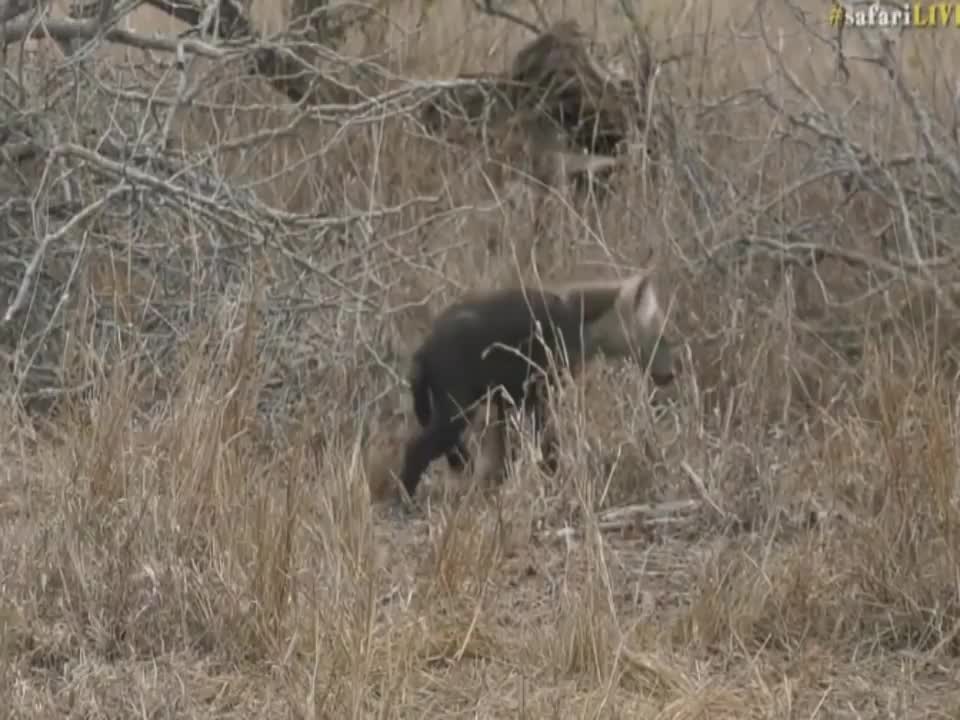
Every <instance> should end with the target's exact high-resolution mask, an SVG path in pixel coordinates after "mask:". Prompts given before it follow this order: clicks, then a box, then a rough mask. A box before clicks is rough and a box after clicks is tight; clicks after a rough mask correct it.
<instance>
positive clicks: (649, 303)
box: [401, 271, 674, 497]
mask: <svg viewBox="0 0 960 720" xmlns="http://www.w3.org/2000/svg"><path fill="white" fill-rule="evenodd" d="M664 326H665V315H664V313H663V310H662V309H661V307H660V304H659V302H658V300H657V295H656V289H655V286H654V281H653V278H652V275H651V273H650V272H649V271H645V272H641V273H638V274H636V275H634V276H633V277H631V278H629V279H626V280H622V281H612V282H610V281H608V282H591V283H575V284H570V285H566V286H560V287H556V288H551V289H533V288H526V289H524V288H509V289H505V290H499V291H495V292H490V293H486V294H483V295H475V296H473V297H467V298H464V299H463V300H461V301H459V302H457V303H455V304H453V305H451V306H450V307H448V308H447V309H446V310H444V311H443V312H441V313H440V315H439V316H438V317H437V318H436V320H435V321H434V324H433V328H432V330H431V332H430V333H429V335H428V336H427V338H426V339H425V340H424V342H423V344H422V345H421V346H420V348H419V349H418V350H417V351H416V352H415V353H414V356H413V369H412V373H411V377H410V385H411V391H412V394H413V405H414V412H415V414H416V416H417V420H418V422H419V424H420V425H421V432H420V433H419V434H418V435H416V436H415V437H413V438H412V439H411V440H410V441H409V442H408V443H407V447H406V450H405V454H404V461H403V469H402V471H401V480H402V482H403V485H404V488H405V489H406V491H407V493H408V494H409V495H410V496H411V497H413V495H414V493H415V492H416V489H417V486H418V484H419V482H420V479H421V476H422V475H423V473H424V472H425V471H426V469H427V467H428V466H429V465H430V463H431V462H433V460H435V459H436V458H438V457H440V456H441V455H445V456H446V458H447V462H448V463H449V464H450V466H451V467H452V468H454V469H458V470H459V469H462V468H463V467H464V466H465V464H466V463H467V462H468V460H469V455H468V453H467V450H466V448H465V447H464V445H463V440H462V436H463V432H464V430H465V429H466V427H467V424H468V422H469V420H470V417H471V415H472V413H473V412H474V411H475V409H476V405H477V404H478V403H479V401H481V400H482V399H483V398H484V397H485V396H487V394H488V393H491V394H492V396H493V400H494V403H495V406H496V409H497V411H498V414H499V417H500V419H501V420H502V419H505V418H506V416H507V407H506V403H507V401H508V400H509V401H510V402H512V403H513V404H514V405H515V406H517V407H520V408H522V409H523V410H524V411H525V412H527V413H528V414H530V415H531V416H532V419H533V421H534V427H535V428H539V427H542V425H543V419H544V418H543V414H544V410H545V408H544V401H545V397H543V393H545V392H549V390H550V388H551V386H552V384H553V383H554V382H555V381H556V379H557V378H558V377H559V376H560V375H561V374H563V373H565V372H567V371H569V372H570V373H571V374H576V373H577V371H578V370H579V368H580V367H581V366H582V364H583V363H584V362H586V361H589V360H590V359H592V358H593V357H594V356H596V355H597V354H605V355H608V356H620V357H623V356H627V357H634V358H636V359H637V360H639V361H640V362H641V363H642V364H643V365H644V366H645V367H646V368H648V369H649V372H650V375H651V377H652V378H653V380H654V382H656V383H657V384H658V385H666V384H668V383H670V382H671V381H672V380H673V377H674V369H673V367H674V364H673V356H672V353H671V350H670V346H669V342H668V341H667V340H666V339H665V338H664V337H663V334H664ZM551 366H553V368H554V370H555V372H553V373H551V372H550V368H551ZM499 432H501V433H502V432H503V428H502V424H500V430H499ZM554 442H555V441H553V440H552V441H551V442H550V444H549V445H548V446H546V447H544V448H543V454H544V457H545V458H546V462H547V464H548V466H549V467H552V466H555V459H554V458H555V450H556V448H555V446H554ZM500 444H501V446H502V439H501V443H500Z"/></svg>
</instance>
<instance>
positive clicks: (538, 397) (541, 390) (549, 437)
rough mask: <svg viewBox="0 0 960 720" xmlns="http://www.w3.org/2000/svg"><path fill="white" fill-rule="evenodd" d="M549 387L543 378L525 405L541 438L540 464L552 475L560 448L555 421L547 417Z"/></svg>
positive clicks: (555, 468)
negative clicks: (550, 420)
mask: <svg viewBox="0 0 960 720" xmlns="http://www.w3.org/2000/svg"><path fill="white" fill-rule="evenodd" d="M549 387H550V386H549V384H548V382H547V381H546V380H542V381H540V382H539V383H537V384H536V385H534V386H533V387H531V389H530V392H528V393H527V397H526V399H525V401H524V406H525V410H526V412H527V413H529V415H530V417H531V419H532V420H533V431H534V433H535V434H536V436H538V437H539V438H540V454H541V456H542V458H543V460H542V461H541V463H540V466H541V467H542V468H543V469H544V470H545V471H546V472H547V473H549V474H550V475H552V474H553V473H555V472H556V471H557V466H558V460H557V456H558V453H559V450H560V448H559V442H558V440H557V435H556V432H555V430H554V427H553V423H550V422H548V417H547V414H548V413H547V411H548V408H547V398H548V395H549Z"/></svg>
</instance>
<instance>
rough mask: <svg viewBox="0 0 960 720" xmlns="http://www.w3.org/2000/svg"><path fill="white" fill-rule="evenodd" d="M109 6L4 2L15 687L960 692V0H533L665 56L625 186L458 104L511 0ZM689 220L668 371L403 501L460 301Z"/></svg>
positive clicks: (572, 708)
mask: <svg viewBox="0 0 960 720" xmlns="http://www.w3.org/2000/svg"><path fill="white" fill-rule="evenodd" d="M87 5H91V6H94V7H93V12H92V14H91V15H89V17H87V18H82V17H81V18H77V17H74V18H71V17H68V14H67V12H66V10H67V8H66V7H61V6H59V5H57V4H53V5H49V4H47V3H44V2H38V3H34V2H26V1H24V0H7V1H6V2H4V3H0V19H2V20H3V21H4V23H5V24H4V25H3V26H2V28H0V29H2V34H0V37H2V38H3V42H4V43H5V49H4V60H3V66H2V68H0V143H2V144H0V352H2V353H3V355H2V358H0V360H2V365H0V367H2V370H0V372H2V375H0V379H2V390H0V392H2V395H0V403H2V408H3V409H2V413H0V453H2V460H0V468H2V470H0V697H2V698H3V699H4V713H5V714H6V715H8V716H9V717H23V718H42V717H84V718H87V717H98V718H105V717H110V718H121V717H122V718H127V717H145V718H146V717H149V718H161V717H204V718H251V717H270V718H277V717H291V718H304V717H311V718H314V717H316V718H345V717H349V718H366V717H382V718H394V717H403V718H421V717H430V718H433V717H436V718H440V717H442V718H459V717H462V718H467V717H471V718H474V717H481V718H492V717H510V718H568V717H569V718H573V717H591V718H600V717H603V718H705V719H707V718H709V719H711V720H713V719H717V718H738V719H741V720H742V719H744V718H792V717H804V718H875V717H880V718H920V717H923V718H928V717H929V718H957V717H960V689H958V688H960V659H958V655H960V497H958V490H960V485H958V454H957V440H958V432H960V428H958V412H960V407H958V399H957V398H958V395H960V394H958V390H960V380H958V372H960V365H958V351H957V342H956V341H957V339H958V330H957V328H958V326H957V320H958V317H957V309H958V303H960V266H958V252H960V248H958V245H957V237H958V229H960V147H958V142H960V129H958V116H960V97H958V93H960V90H958V88H960V77H958V75H957V68H958V67H960V30H957V29H942V30H929V29H928V30H914V31H911V32H908V33H905V34H903V35H897V34H887V33H882V32H880V31H864V32H861V33H859V34H858V33H857V31H854V30H852V29H849V28H848V29H847V30H846V31H845V32H844V33H842V35H838V34H837V32H836V31H835V30H833V29H831V28H829V27H828V26H827V24H826V15H827V9H826V8H825V7H824V6H823V3H821V2H814V1H813V0H811V1H810V2H808V3H805V4H793V2H792V1H789V0H761V1H759V2H748V1H745V2H734V1H733V0H729V1H728V2H723V1H719V2H707V1H704V2H695V1H693V0H690V1H689V2H685V3H673V2H646V3H636V4H630V3H628V2H621V3H614V2H604V3H598V2H585V1H584V2H574V1H572V0H571V1H570V2H562V3H544V4H543V8H542V13H541V14H542V15H544V16H545V18H544V17H539V18H538V16H537V12H535V11H534V8H533V6H532V5H530V4H525V3H520V2H516V3H513V4H511V5H509V6H508V7H507V9H508V10H509V11H510V12H511V13H513V14H514V15H517V16H520V17H522V18H524V19H525V20H526V21H528V22H533V23H536V24H537V25H538V26H540V27H543V26H544V25H545V24H546V21H548V22H555V21H558V20H561V19H574V20H576V21H577V22H578V23H579V24H580V26H581V28H582V29H583V30H584V32H585V34H586V36H587V38H588V39H589V40H590V41H591V42H590V43H589V48H590V52H591V53H592V54H593V56H594V57H596V58H597V59H598V62H600V63H602V64H604V65H605V66H606V67H608V68H614V69H616V70H617V71H618V72H619V73H621V76H622V77H626V78H628V79H632V80H637V81H638V82H637V83H636V87H640V86H641V85H642V86H643V87H644V88H645V93H643V95H644V96H643V97H637V98H635V100H636V103H635V106H636V107H637V108H641V109H642V112H643V114H644V115H645V119H644V122H640V123H637V124H636V125H635V126H633V130H634V131H635V132H634V136H633V137H628V138H626V141H627V143H626V145H627V146H628V147H629V148H630V150H629V152H628V153H626V155H625V156H624V157H627V158H628V161H627V162H625V163H623V164H622V166H621V167H619V168H617V170H616V172H615V173H614V175H613V178H612V181H611V182H612V186H611V189H610V191H609V192H608V193H607V195H606V196H605V199H604V200H603V202H602V203H599V202H597V203H591V202H584V200H583V197H582V196H581V195H576V193H575V191H576V188H569V189H567V190H564V192H558V193H546V194H544V193H540V194H537V193H536V192H533V190H531V188H530V186H529V184H523V183H521V184H520V185H517V184H516V183H510V182H504V181H503V178H502V177H501V175H503V173H502V172H500V170H502V166H503V163H502V162H500V161H497V160H496V158H494V159H493V160H491V156H490V155H488V154H486V153H487V151H486V150H484V146H483V144H482V143H472V144H471V143H470V142H456V143H455V142H451V141H449V140H447V139H444V138H440V137H437V136H434V135H431V134H429V133H428V132H426V131H425V129H424V128H423V126H422V123H421V122H420V121H421V119H422V118H423V117H424V115H423V113H424V111H423V108H424V103H431V102H433V103H436V102H439V100H438V99H437V96H436V93H437V92H438V90H442V91H445V92H447V93H449V92H451V91H452V90H451V89H452V88H453V89H455V88H463V87H474V86H476V82H474V81H470V82H474V85H473V86H471V85H470V84H469V82H467V84H466V85H464V84H463V82H461V83H460V84H458V83H457V82H455V78H456V76H457V75H458V74H460V73H483V72H486V73H502V72H505V71H507V70H509V68H510V66H511V62H512V61H513V58H514V55H515V53H516V52H517V50H518V49H519V48H520V47H522V46H523V45H524V44H525V43H527V42H529V41H530V40H531V39H532V37H533V36H532V35H531V34H530V33H529V32H528V30H526V29H525V28H524V27H522V26H521V25H520V24H518V23H516V22H513V21H511V20H509V19H507V18H504V17H502V16H495V15H491V14H490V13H489V12H486V13H485V12H482V11H481V10H482V9H478V8H477V7H475V6H474V5H473V4H472V3H467V2H461V1H460V0H445V1H444V2H442V3H441V2H427V1H426V0H422V1H414V0H409V1H407V0H396V1H393V2H389V1H387V0H381V1H380V2H378V3H375V4H372V5H369V6H363V5H351V4H341V5H337V6H333V7H331V8H327V7H326V4H325V3H322V2H321V3H315V4H313V5H311V4H310V3H304V2H298V3H292V4H289V5H288V4H287V3H267V2H254V3H253V5H252V7H251V6H249V4H242V3H227V2H223V3H220V4H219V8H220V11H219V20H220V22H219V25H218V26H216V27H214V24H213V23H211V22H208V21H209V20H210V19H211V17H212V16H211V14H210V13H209V12H208V10H210V9H215V8H216V7H217V5H218V4H217V3H216V2H214V3H200V4H198V5H197V6H196V7H195V8H193V9H192V10H191V8H190V3H186V2H180V3H179V5H177V4H176V3H165V2H162V1H161V0H155V1H154V0H151V2H149V3H145V4H141V3H137V2H117V3H105V4H102V5H98V3H87ZM174 6H176V7H174ZM165 7H166V9H167V10H168V11H169V12H164V8H165ZM100 8H104V11H103V14H98V13H100ZM311 9H312V10H313V14H312V15H307V16H305V15H304V14H303V13H305V12H309V11H310V10H311ZM494 9H495V8H494ZM171 13H172V14H178V17H179V18H180V20H176V19H174V18H173V17H172V16H171ZM214 19H215V18H214ZM186 23H191V24H193V25H198V26H200V29H199V30H198V29H196V28H195V29H194V30H193V31H192V32H189V33H187V32H186V31H187V30H188V29H189V25H188V24H186ZM251 34H253V36H254V38H255V39H250V35H251ZM245 38H246V39H245ZM651 58H652V59H651ZM651 68H652V70H651ZM641 74H643V79H644V82H643V83H640V82H639V79H640V78H641ZM648 80H649V82H647V81H648ZM447 97H449V96H447ZM431 98H433V99H431ZM654 118H661V119H664V120H663V123H664V124H657V123H656V122H654ZM665 126H669V127H670V128H671V132H669V133H653V132H650V131H649V129H650V128H657V127H665ZM481 134H482V133H481ZM655 146H656V147H655ZM644 147H646V148H647V150H648V152H644V151H643V148H644ZM638 148H639V149H638ZM652 150H657V151H658V152H652ZM650 166H655V167H650ZM535 230H536V232H535ZM651 252H652V253H653V254H654V258H655V260H656V263H657V275H658V278H659V280H660V292H661V294H662V297H661V299H662V301H663V302H664V303H665V304H668V305H669V307H670V323H671V332H672V333H673V335H674V337H675V338H676V339H677V340H678V342H679V344H678V348H679V352H680V354H681V357H682V360H683V374H682V376H681V377H680V379H679V381H678V383H677V387H676V392H675V393H674V397H673V398H672V402H671V403H670V404H669V405H668V407H667V409H666V411H665V412H662V413H656V414H655V413H653V412H652V411H651V408H650V405H649V404H648V402H647V386H646V385H645V383H644V382H643V380H642V378H641V377H640V374H639V373H638V372H637V370H636V369H634V368H626V367H622V366H620V365H617V364H613V363H603V362H600V363H597V364H596V365H595V366H594V367H593V368H592V369H591V372H590V373H588V376H587V377H586V378H585V379H584V382H583V383H582V385H581V388H580V390H579V391H578V392H575V391H574V390H571V391H569V393H568V394H567V396H566V397H563V398H562V399H561V401H560V402H558V403H557V415H558V423H559V428H560V432H561V435H562V437H563V439H564V444H563V452H564V454H563V457H562V461H561V467H560V469H559V471H558V473H557V474H556V475H555V476H553V477H547V476H544V475H542V474H541V473H540V472H539V470H538V469H537V464H536V458H535V456H534V453H533V450H532V447H533V444H531V443H523V446H522V447H521V450H522V452H520V454H519V456H518V460H517V462H516V463H515V464H514V465H513V467H512V469H511V472H510V476H509V478H508V480H507V482H506V484H505V485H504V487H503V488H502V491H501V492H500V494H499V495H496V494H494V495H482V494H475V493H474V494H471V493H467V494H464V493H462V492H461V491H462V490H464V489H465V488H464V486H467V487H469V484H468V483H464V482H462V481H461V482H460V483H459V484H458V483H457V480H456V478H451V477H447V474H448V473H447V470H446V468H445V466H444V465H443V463H442V462H438V463H436V466H437V467H436V468H435V469H434V470H433V474H432V477H431V481H430V483H429V485H430V487H429V489H428V490H429V491H428V492H427V496H426V497H425V498H424V502H425V504H426V511H425V512H424V513H423V514H422V515H420V516H419V517H417V518H415V519H412V520H409V521H402V520H399V519H398V518H397V517H396V516H395V515H394V514H392V513H390V512H387V511H386V510H384V509H383V508H382V507H381V504H380V503H379V502H377V501H379V500H380V499H381V498H383V497H384V496H385V495H389V493H390V492H391V485H390V482H389V472H388V471H389V469H391V468H395V467H396V466H397V464H398V463H399V455H398V453H399V451H400V448H401V446H402V442H403V439H404V437H405V434H406V433H407V432H408V431H409V430H408V420H407V415H408V400H407V396H406V387H405V384H404V380H403V378H404V377H405V373H406V365H405V363H406V358H407V356H408V354H409V352H410V351H411V350H412V349H413V347H414V345H415V343H416V342H417V340H418V338H419V337H420V336H421V334H422V333H423V332H424V331H425V329H426V327H427V326H428V323H429V319H430V317H431V315H432V314H433V313H435V312H436V311H437V310H438V309H439V308H440V307H442V305H443V304H444V303H446V302H449V301H450V300H451V299H453V298H455V297H456V296H458V295H459V294H460V293H462V292H464V291H466V290H468V289H475V288H483V287H494V286H497V285H500V284H503V283H504V282H507V281H510V280H512V279H515V278H516V277H525V278H528V279H529V278H532V277H535V276H540V277H543V278H545V279H568V278H570V277H577V276H579V277H587V276H604V277H609V276H611V275H616V274H618V273H626V272H627V271H629V269H630V268H632V267H635V266H637V265H638V264H640V263H642V262H645V261H646V260H647V258H648V257H649V254H650V253H651ZM528 450H529V452H528Z"/></svg>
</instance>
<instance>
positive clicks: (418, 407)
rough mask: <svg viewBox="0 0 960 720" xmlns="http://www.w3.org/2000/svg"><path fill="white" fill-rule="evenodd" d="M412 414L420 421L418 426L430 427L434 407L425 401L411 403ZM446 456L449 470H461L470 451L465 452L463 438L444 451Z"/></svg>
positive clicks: (434, 410)
mask: <svg viewBox="0 0 960 720" xmlns="http://www.w3.org/2000/svg"><path fill="white" fill-rule="evenodd" d="M413 410H414V414H415V415H416V416H417V422H419V423H420V427H422V428H424V429H426V428H428V427H430V423H431V421H432V419H433V416H434V415H435V414H436V409H435V408H431V407H430V406H429V405H427V404H425V403H417V402H415V403H414V404H413ZM444 454H445V455H446V458H447V464H448V465H449V466H450V469H451V470H455V471H457V472H461V471H462V470H463V468H464V467H466V465H467V463H469V462H470V453H469V452H467V448H466V447H465V446H464V444H463V440H461V439H460V438H458V439H457V442H456V445H455V446H454V447H453V449H452V450H449V451H447V452H446V453H444Z"/></svg>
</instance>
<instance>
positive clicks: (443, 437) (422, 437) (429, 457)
mask: <svg viewBox="0 0 960 720" xmlns="http://www.w3.org/2000/svg"><path fill="white" fill-rule="evenodd" d="M466 425H467V421H466V419H465V418H464V417H463V416H462V415H454V416H450V415H446V416H444V415H443V414H441V413H435V414H434V417H433V420H432V422H431V423H430V425H429V427H427V428H425V429H424V430H423V432H421V433H420V434H419V435H418V436H417V437H415V438H414V439H413V440H411V441H410V442H409V443H408V444H407V448H406V452H405V453H404V459H403V470H402V472H401V475H400V479H401V480H402V481H403V487H404V488H405V489H406V491H407V493H408V494H409V495H410V497H411V498H412V497H413V495H414V493H415V492H416V491H417V486H418V485H419V484H420V479H421V478H422V477H423V473H424V472H426V469H427V468H428V467H429V465H430V463H431V462H433V461H434V460H435V459H436V458H438V457H440V456H441V455H444V454H446V455H447V457H448V458H449V453H450V452H451V451H452V450H453V448H454V447H455V446H456V445H457V444H458V443H460V442H461V440H460V438H461V435H462V434H463V431H464V429H465V428H466Z"/></svg>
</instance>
